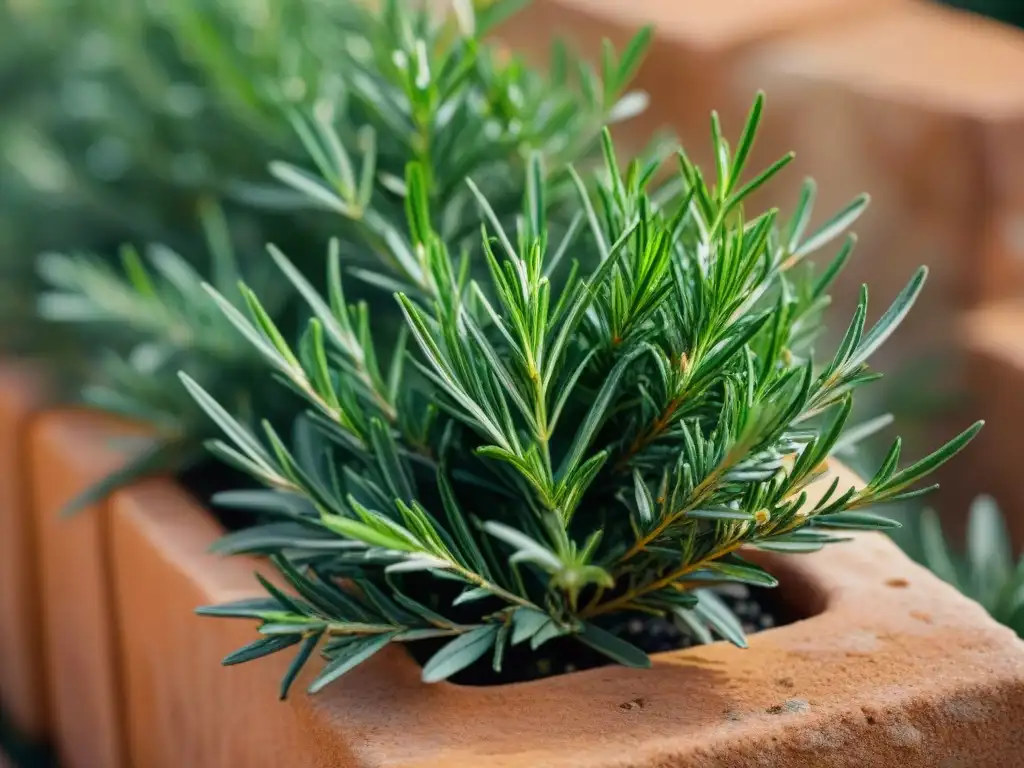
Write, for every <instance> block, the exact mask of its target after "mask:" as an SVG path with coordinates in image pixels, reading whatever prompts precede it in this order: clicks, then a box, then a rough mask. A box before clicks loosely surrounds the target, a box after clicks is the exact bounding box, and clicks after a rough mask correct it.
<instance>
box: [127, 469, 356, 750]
mask: <svg viewBox="0 0 1024 768" xmlns="http://www.w3.org/2000/svg"><path fill="white" fill-rule="evenodd" d="M111 507H112V509H111V511H112V520H111V524H112V544H113V547H112V554H113V562H114V563H115V564H116V567H115V572H116V579H115V580H116V595H117V602H118V612H119V614H120V616H121V621H120V624H119V626H120V629H121V632H122V643H121V647H122V649H123V654H124V656H123V659H124V664H123V668H124V680H125V695H126V704H127V707H126V712H127V730H128V741H129V748H130V752H129V755H130V760H129V763H128V764H129V765H133V766H140V767H141V766H146V768H182V766H196V768H199V767H200V766H211V767H212V766H239V767H241V766H245V768H262V767H263V766H266V768H276V766H324V767H325V768H326V767H327V766H335V767H337V768H345V767H347V766H351V765H354V763H353V762H352V757H351V753H350V751H349V749H348V747H347V746H346V743H345V739H344V738H342V735H340V734H338V733H333V732H331V730H330V729H329V728H324V726H323V724H320V725H317V724H315V723H312V722H311V720H310V712H309V700H308V699H307V698H306V697H305V696H303V695H302V693H301V691H302V686H301V684H300V683H301V680H300V681H299V683H297V684H296V686H295V694H294V695H293V696H292V698H291V699H290V700H289V701H288V702H287V703H279V702H278V701H277V699H276V696H277V689H278V684H279V681H280V679H281V677H282V675H283V674H284V670H285V669H286V667H287V664H288V659H287V658H285V656H286V655H285V654H280V655H278V656H276V657H272V658H269V659H265V660H264V661H266V663H265V664H243V665H241V666H237V667H231V668H223V667H221V665H220V660H221V658H223V657H224V656H225V655H227V654H228V653H230V652H231V651H234V650H236V649H238V648H240V647H241V646H243V645H245V644H246V643H249V642H252V640H253V639H254V634H253V631H252V625H251V623H250V622H244V621H241V622H235V621H223V620H217V619H210V618H204V617H199V616H196V615H195V609H196V608H197V607H198V606H201V605H209V604H213V603H221V602H228V601H231V600H238V599H242V598H245V597H252V596H259V595H261V594H262V591H261V589H260V587H259V585H258V584H257V583H256V580H255V579H254V578H253V571H255V570H266V569H265V568H263V567H262V566H260V565H259V564H257V563H256V562H255V561H253V560H251V559H248V558H221V557H217V556H215V555H212V554H210V553H209V551H208V550H209V547H210V544H212V543H213V542H214V541H215V540H216V539H217V538H218V537H219V536H220V535H221V533H222V530H221V529H220V528H219V526H218V525H217V523H216V522H215V521H214V520H213V518H212V517H211V516H210V515H209V513H208V512H207V511H206V510H205V509H203V508H201V507H199V506H198V505H197V504H196V503H195V501H193V500H192V498H191V497H190V496H189V495H188V494H187V493H185V492H184V491H183V490H182V489H181V488H179V487H178V486H176V485H174V484H173V483H170V482H166V481H147V482H144V483H142V484H140V485H138V486H136V487H133V488H129V489H126V490H123V491H120V492H118V493H117V494H115V495H114V497H113V499H112V501H111ZM307 682H308V681H307ZM318 728H322V729H323V735H322V736H319V737H316V736H314V734H316V733H317V729H318Z"/></svg>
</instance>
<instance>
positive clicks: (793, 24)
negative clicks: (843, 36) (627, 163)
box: [501, 0, 904, 158]
mask: <svg viewBox="0 0 1024 768" xmlns="http://www.w3.org/2000/svg"><path fill="white" fill-rule="evenodd" d="M900 2H904V0H772V2H751V1H750V0H633V2H621V0H535V1H534V2H533V3H532V4H531V5H530V6H529V8H528V9H527V10H526V11H524V12H523V13H522V14H520V15H519V16H517V17H514V18H513V20H512V21H511V22H510V23H508V24H507V25H506V26H505V27H503V28H502V30H501V35H502V37H503V38H504V39H505V40H507V41H508V42H509V43H510V44H512V45H513V46H514V47H516V48H519V49H524V50H527V51H536V52H546V51H547V46H548V45H549V44H550V41H551V40H552V39H553V38H555V37H562V38H565V39H568V40H570V41H573V42H574V43H575V44H576V47H577V48H578V49H579V50H580V51H581V52H583V53H584V54H586V55H587V57H588V58H589V59H590V60H592V61H597V60H598V56H599V51H600V41H601V39H602V38H608V39H610V40H612V41H613V42H614V43H616V45H617V46H618V47H619V49H620V50H621V47H622V46H623V45H624V44H625V42H626V41H627V40H628V39H629V38H630V36H631V35H632V34H634V33H635V32H636V31H637V30H638V29H640V28H641V27H643V26H644V25H647V24H653V25H654V26H655V38H654V44H653V46H652V47H651V50H650V53H649V55H648V58H647V61H646V62H645V64H644V66H643V68H642V70H641V72H640V74H639V76H638V78H637V80H636V87H638V88H642V89H643V90H645V91H647V92H648V93H650V95H651V106H650V108H649V111H648V113H647V114H646V115H645V116H644V117H643V118H642V119H640V120H636V121H633V122H632V123H630V126H629V129H628V133H627V136H629V137H632V138H640V137H646V136H647V135H648V134H650V133H651V131H652V130H653V129H655V128H661V127H670V128H671V129H673V130H674V131H676V132H678V134H679V135H680V136H681V137H682V138H683V140H684V143H685V144H686V146H687V150H688V151H690V152H691V154H692V155H693V156H694V157H695V158H705V157H707V156H709V154H710V151H709V149H708V146H709V142H710V129H709V122H708V120H709V115H710V112H711V110H712V109H717V110H719V112H720V113H721V114H722V116H723V120H724V121H725V125H726V127H727V128H728V129H730V133H729V135H733V134H738V132H739V130H740V128H741V125H742V119H743V115H744V114H745V112H746V110H747V109H748V108H749V106H750V102H751V100H752V98H753V95H754V90H755V89H754V88H752V87H751V88H749V89H747V92H742V93H738V92H737V91H736V89H735V88H734V87H733V70H734V68H735V66H736V65H737V64H738V62H739V61H741V60H742V59H743V58H744V57H745V56H746V54H747V53H748V52H749V51H750V50H751V49H752V48H754V47H756V46H757V45H758V44H759V43H762V42H764V41H766V40H769V39H773V38H776V37H779V36H782V35H785V34H787V33H791V32H793V31H796V30H801V29H806V28H808V27H815V26H818V25H826V26H831V25H840V24H843V23H845V22H846V21H847V20H848V19H850V18H855V17H857V16H859V15H862V14H865V13H871V12H872V11H873V10H874V9H876V8H879V7H885V6H888V5H892V4H893V3H900Z"/></svg>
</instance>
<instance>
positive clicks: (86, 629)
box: [27, 411, 125, 768]
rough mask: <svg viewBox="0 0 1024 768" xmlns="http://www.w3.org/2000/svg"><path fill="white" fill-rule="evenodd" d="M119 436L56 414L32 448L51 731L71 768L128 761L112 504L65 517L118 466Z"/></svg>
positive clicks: (42, 424) (115, 429)
mask: <svg viewBox="0 0 1024 768" xmlns="http://www.w3.org/2000/svg"><path fill="white" fill-rule="evenodd" d="M123 434H124V426H123V425H122V424H121V423H120V422H117V421H115V420H113V419H111V418H109V417H106V416H103V415H101V414H95V413H89V412H86V411H54V412H50V413H47V414H44V415H43V416H41V417H40V418H39V419H38V420H37V421H36V422H35V423H34V424H33V427H32V430H31V433H30V438H29V442H28V446H27V450H28V453H29V459H30V462H31V478H32V485H33V502H34V510H33V511H34V513H35V517H36V528H37V530H38V532H39V537H38V543H39V559H40V577H41V580H40V584H41V590H40V593H41V594H36V599H37V600H38V599H39V597H40V596H41V602H42V606H43V611H44V625H45V626H46V628H47V631H46V637H45V641H46V642H45V644H44V651H45V658H46V666H47V672H48V679H49V698H50V702H51V706H52V716H53V721H54V722H53V731H54V733H53V736H54V739H55V741H56V744H55V747H56V749H57V752H58V754H59V755H60V760H61V764H62V765H66V766H70V768H100V767H101V766H102V768H120V767H121V766H123V765H125V762H124V740H123V734H122V728H121V714H122V712H121V686H120V681H119V668H118V658H119V650H118V647H117V645H118V641H119V638H120V635H119V633H118V620H117V616H116V615H115V612H114V604H113V602H112V599H111V595H112V589H113V573H112V567H113V565H114V560H113V558H112V557H111V554H110V551H109V546H108V545H109V541H110V537H109V532H108V515H107V507H106V505H105V504H100V505H97V506H95V507H93V508H91V509H86V510H84V511H82V512H81V513H79V514H78V515H76V516H75V517H73V518H70V519H62V518H61V512H62V510H63V509H64V507H65V505H66V504H67V503H68V502H69V501H70V500H71V499H72V498H74V497H75V496H76V495H77V494H78V493H79V492H80V491H82V490H83V489H85V488H87V487H88V486H90V485H91V484H92V483H94V482H95V481H96V480H98V479H99V478H101V477H103V476H105V475H107V474H108V473H110V472H111V471H112V470H114V469H116V468H117V467H119V466H120V465H121V463H122V461H123V456H122V455H120V454H118V453H117V452H115V451H114V450H112V448H111V447H109V445H108V443H109V440H110V438H111V437H114V436H115V435H123ZM33 594H35V593H33Z"/></svg>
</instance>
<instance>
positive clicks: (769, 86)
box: [735, 2, 1024, 384]
mask: <svg viewBox="0 0 1024 768" xmlns="http://www.w3.org/2000/svg"><path fill="white" fill-rule="evenodd" d="M1021 71H1024V31H1021V30H1017V29H1013V28H1010V27H1005V26H1001V25H998V24H995V23H993V22H989V21H987V20H984V19H982V18H980V17H976V16H973V15H970V14H966V13H962V12H956V11H951V10H948V9H945V8H943V7H941V6H939V5H938V4H935V3H909V2H908V3H894V4H891V5H889V6H887V7H886V8H884V9H877V10H876V12H874V13H872V14H869V15H865V16H863V17H860V18H857V19H852V20H850V21H848V22H847V23H844V24H836V25H827V26H826V25H823V26H819V27H817V28H815V29H813V30H810V31H807V32H806V33H801V34H797V35H793V36H791V37H789V38H787V39H785V40H780V41H777V42H775V43H772V44H770V45H767V46H765V47H764V48H762V49H761V50H760V51H758V52H757V54H756V55H753V56H750V57H749V58H748V59H747V60H746V61H745V63H744V65H743V67H742V68H741V69H740V70H739V74H738V75H737V84H736V86H735V87H736V88H737V89H738V90H740V91H747V90H749V89H750V88H751V87H755V86H756V87H761V88H764V89H765V90H766V92H767V95H768V109H767V111H766V130H765V133H764V135H763V138H764V146H765V148H771V149H772V150H777V151H782V150H785V149H793V150H795V151H796V153H797V160H796V163H795V167H796V170H795V171H792V170H791V171H788V172H787V178H788V180H789V182H788V184H781V185H775V186H774V187H771V188H770V190H769V189H768V188H766V190H767V191H766V197H768V198H770V199H768V200H767V202H770V203H775V204H782V205H783V206H784V209H787V210H788V209H790V208H791V207H792V204H793V202H794V201H795V199H796V197H795V188H796V186H797V185H798V184H799V182H800V179H801V177H802V176H803V175H804V174H809V175H812V176H814V177H815V178H816V179H817V180H818V182H819V190H820V193H821V194H820V199H821V204H820V205H819V206H818V218H819V219H821V218H822V217H823V216H825V215H829V214H831V212H833V211H835V210H837V209H838V208H839V207H840V206H842V205H843V204H845V203H846V202H847V201H848V200H850V199H851V198H852V197H853V196H854V195H856V194H858V193H860V192H864V191H866V192H868V193H870V194H871V195H872V197H873V198H874V201H873V205H872V207H871V209H870V210H869V212H868V214H867V215H866V216H865V217H863V218H862V219H861V220H860V222H858V223H857V225H856V227H855V229H856V231H857V234H858V235H859V238H860V243H859V245H858V248H857V251H856V252H855V256H854V259H853V260H852V262H851V264H850V266H849V268H848V269H847V271H846V274H845V275H844V277H842V278H841V279H840V282H839V283H838V285H837V287H836V290H835V293H836V297H835V298H836V301H835V304H836V305H837V307H838V309H839V312H838V314H839V315H840V316H843V317H845V318H848V317H849V313H850V311H851V309H852V307H853V306H854V304H855V302H856V298H857V292H858V291H859V288H860V284H861V283H863V282H868V283H869V284H870V287H871V291H872V298H873V299H874V302H873V304H872V311H871V312H870V314H871V315H873V316H875V317H877V316H878V314H879V313H880V312H881V311H882V309H883V308H884V306H885V305H886V304H887V303H888V302H889V301H891V300H892V298H894V297H895V295H896V293H897V292H898V291H899V289H900V288H901V287H902V286H903V284H904V283H905V282H906V280H907V279H908V278H909V276H910V275H911V274H912V272H913V270H914V269H916V268H917V267H918V266H919V265H921V264H927V265H929V267H930V268H931V272H932V273H931V277H930V279H929V285H928V287H927V288H926V290H925V293H924V294H923V296H922V297H921V299H920V301H919V304H918V307H917V308H916V309H915V311H914V312H913V313H911V315H910V317H909V318H908V319H907V321H906V322H905V324H904V326H903V328H902V329H901V331H900V334H899V336H898V337H897V339H895V340H894V341H893V342H892V343H891V344H889V345H888V348H887V349H883V350H882V352H881V353H880V357H879V359H880V360H882V361H883V362H886V363H891V362H893V361H897V360H900V361H902V360H903V359H904V358H905V356H906V351H907V350H913V352H914V356H915V358H916V359H921V358H922V357H923V356H927V355H930V356H931V362H932V363H933V364H935V365H936V366H937V369H938V370H941V371H943V372H944V373H943V376H944V377H945V378H946V379H947V380H948V382H949V383H951V384H955V383H956V373H957V368H956V366H954V365H953V364H952V363H953V362H954V361H951V360H950V359H949V356H948V352H947V350H946V342H947V340H948V339H949V338H950V337H951V335H952V332H953V326H954V323H955V320H954V318H955V312H956V310H958V309H961V308H963V307H964V306H965V305H967V304H970V303H974V302H977V301H978V300H979V299H980V298H981V297H982V296H983V295H984V294H985V291H986V290H989V291H990V290H991V289H992V284H993V283H1001V282H1004V281H1003V280H1002V279H1000V278H999V274H1000V270H1003V269H1004V268H1005V267H1006V266H1007V264H1006V261H1007V259H1006V256H1005V255H1000V253H999V250H1000V247H999V246H998V244H997V243H998V242H1002V240H1004V239H1005V237H1004V236H1005V234H1006V232H1007V231H1009V230H1010V229H1012V228H1010V227H1008V225H1007V223H1006V222H1007V221H1013V220H1014V219H1013V217H1010V218H1008V216H1009V213H1008V212H1009V211H1011V210H1016V208H1011V207H1010V206H1011V202H1009V201H1008V202H1003V200H1002V198H1003V197H1006V196H1007V195H1009V194H1010V191H1011V190H1013V189H1014V188H1016V196H1017V197H1018V198H1019V197H1020V195H1021V192H1020V189H1021V187H1020V185H1019V179H1020V175H1019V173H1012V172H1009V169H1007V168H1003V167H1001V166H1003V156H1004V155H1005V154H1006V153H1005V151H1004V150H1005V149H1006V147H1008V146H1011V145H1014V146H1015V147H1016V149H1015V152H1014V157H1016V158H1018V159H1024V158H1022V150H1021V148H1020V146H1021V143H1020V136H1021V133H1020V132H1019V131H1017V132H1016V133H1015V134H1014V132H1013V130H1012V126H1016V125H1019V124H1020V121H1019V118H1021V117H1024V79H1022V78H1021V77H1020V72H1021ZM1011 137H1013V138H1011ZM1018 167H1019V168H1024V162H1021V163H1019V164H1018ZM1007 200H1008V198H1007ZM1012 205H1016V203H1012ZM1015 242H1016V240H1015ZM1000 265H1002V266H1000ZM1018 287H1019V286H1018ZM836 325H838V323H836ZM834 330H835V331H836V332H838V333H841V332H842V329H841V328H836V329H834Z"/></svg>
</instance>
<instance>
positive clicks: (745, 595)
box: [407, 585, 804, 685]
mask: <svg viewBox="0 0 1024 768" xmlns="http://www.w3.org/2000/svg"><path fill="white" fill-rule="evenodd" d="M715 592H716V593H717V594H718V596H719V597H721V598H722V600H723V602H724V603H725V604H726V605H727V606H728V607H729V608H730V609H731V610H732V612H733V613H734V614H735V615H736V617H737V618H738V619H739V620H740V622H741V623H742V624H743V630H744V632H745V633H746V634H747V635H752V634H754V633H756V632H760V631H762V630H764V629H770V628H771V627H774V626H779V625H783V624H790V623H792V622H794V621H797V620H799V619H801V618H804V617H803V616H797V615H794V614H793V612H792V610H790V609H789V607H788V606H786V605H784V604H783V602H782V601H781V600H780V599H779V595H778V593H777V590H774V589H763V588H757V587H747V586H744V585H730V586H729V587H722V588H716V589H715ZM606 629H609V630H611V631H613V632H615V634H617V635H618V636H619V637H621V638H623V639H624V640H628V641H629V642H631V643H632V644H633V645H635V646H637V647H638V648H640V649H642V650H644V651H646V652H647V653H661V652H664V651H674V650H679V649H682V648H689V647H691V646H694V645H700V641H699V640H698V639H696V638H695V637H694V636H693V635H692V634H690V633H689V632H688V631H686V630H684V629H680V628H679V627H678V626H676V624H675V623H673V622H672V621H670V620H668V619H661V618H657V617H652V616H650V615H647V614H635V615H631V616H625V617H623V618H622V620H621V621H619V622H617V623H615V624H612V623H609V624H608V625H606ZM444 642H445V641H443V640H442V641H424V642H418V643H409V644H408V646H407V647H408V650H409V652H410V653H411V654H412V656H413V658H415V659H416V661H417V662H419V663H420V664H425V663H426V662H427V660H428V659H429V658H430V657H431V656H432V655H433V654H434V652H435V651H437V650H438V648H440V647H441V646H442V645H443V644H444ZM613 663H614V662H612V661H611V660H609V659H608V658H607V657H606V656H603V655H602V654H599V653H597V652H596V651H594V650H592V649H590V648H589V647H587V646H586V645H584V644H583V643H581V642H580V641H579V640H576V639H574V638H557V639H555V640H551V641H549V642H547V643H545V644H544V645H543V646H542V647H541V648H540V649H539V650H538V651H536V652H534V651H531V650H530V646H529V643H523V644H521V645H518V646H514V647H509V648H507V649H506V651H505V657H504V659H503V662H502V670H501V672H495V671H494V670H493V668H492V666H491V655H490V654H486V655H485V656H484V658H483V659H481V660H480V661H478V662H477V663H476V664H473V665H472V666H470V667H469V668H468V669H465V670H463V671H462V672H460V673H459V674H457V675H455V676H453V677H452V678H451V682H453V683H456V684H458V685H503V684H507V683H520V682H526V681H528V680H538V679H541V678H544V677H551V676H553V675H561V674H567V673H570V672H576V671H579V670H583V669H593V668H595V667H603V666H608V665H610V664H613Z"/></svg>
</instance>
